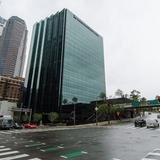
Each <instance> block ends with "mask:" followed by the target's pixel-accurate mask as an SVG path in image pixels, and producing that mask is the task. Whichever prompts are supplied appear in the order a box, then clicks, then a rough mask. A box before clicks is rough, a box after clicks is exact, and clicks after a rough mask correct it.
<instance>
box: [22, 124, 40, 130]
mask: <svg viewBox="0 0 160 160" xmlns="http://www.w3.org/2000/svg"><path fill="white" fill-rule="evenodd" d="M37 127H38V126H37V125H35V124H30V123H27V124H24V128H30V129H33V128H37Z"/></svg>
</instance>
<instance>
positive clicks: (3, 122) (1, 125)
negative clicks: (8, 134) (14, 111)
mask: <svg viewBox="0 0 160 160" xmlns="http://www.w3.org/2000/svg"><path fill="white" fill-rule="evenodd" d="M12 126H13V118H12V117H11V116H10V115H1V116H0V129H10V128H12Z"/></svg>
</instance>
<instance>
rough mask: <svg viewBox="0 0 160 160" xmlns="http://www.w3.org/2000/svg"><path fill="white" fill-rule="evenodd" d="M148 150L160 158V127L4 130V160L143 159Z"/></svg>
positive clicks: (0, 151) (0, 138) (0, 134)
mask: <svg viewBox="0 0 160 160" xmlns="http://www.w3.org/2000/svg"><path fill="white" fill-rule="evenodd" d="M154 117H156V115H155V114H152V115H150V117H147V118H154ZM148 153H149V154H150V155H149V156H148V158H150V159H158V160H160V128H158V129H147V128H145V127H144V128H135V127H134V125H133V123H126V124H121V125H113V126H103V127H95V128H93V127H92V128H84V129H73V130H62V131H45V132H37V133H36V132H34V133H32V132H31V133H23V132H22V133H21V132H20V131H19V132H17V131H16V132H14V130H12V132H10V131H0V160H11V159H19V160H64V159H71V160H142V159H143V158H144V157H145V156H146V155H147V154H148ZM145 160H149V159H145Z"/></svg>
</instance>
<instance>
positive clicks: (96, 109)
mask: <svg viewBox="0 0 160 160" xmlns="http://www.w3.org/2000/svg"><path fill="white" fill-rule="evenodd" d="M95 111H96V126H97V125H98V119H97V111H98V107H97V106H96V108H95Z"/></svg>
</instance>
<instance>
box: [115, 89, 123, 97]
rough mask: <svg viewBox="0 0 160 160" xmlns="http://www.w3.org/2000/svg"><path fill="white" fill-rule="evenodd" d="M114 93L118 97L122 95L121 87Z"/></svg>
mask: <svg viewBox="0 0 160 160" xmlns="http://www.w3.org/2000/svg"><path fill="white" fill-rule="evenodd" d="M115 95H116V96H118V97H120V98H123V97H124V93H123V91H122V90H121V89H117V90H116V92H115Z"/></svg>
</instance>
